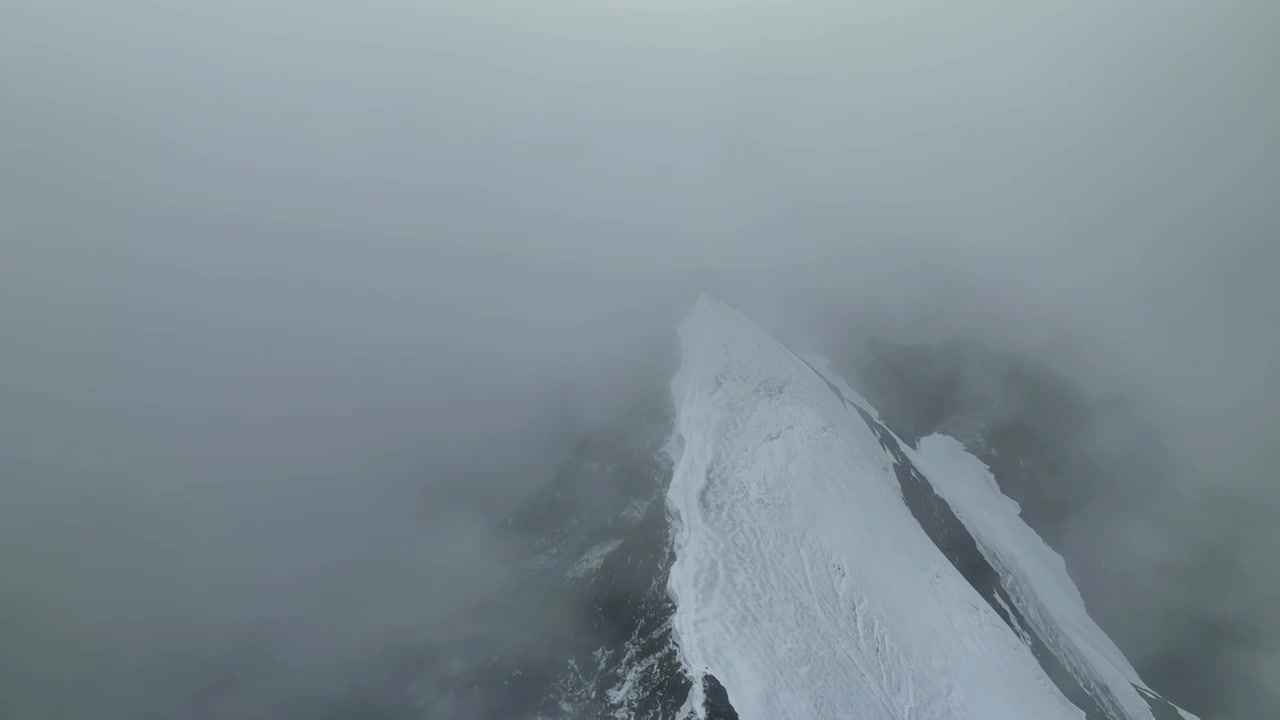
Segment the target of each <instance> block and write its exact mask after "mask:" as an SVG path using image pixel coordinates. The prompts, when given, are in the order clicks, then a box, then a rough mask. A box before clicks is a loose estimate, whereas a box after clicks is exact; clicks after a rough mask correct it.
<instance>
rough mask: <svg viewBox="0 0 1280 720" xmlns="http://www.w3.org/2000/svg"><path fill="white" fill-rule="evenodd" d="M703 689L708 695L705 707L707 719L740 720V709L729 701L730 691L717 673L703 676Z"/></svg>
mask: <svg viewBox="0 0 1280 720" xmlns="http://www.w3.org/2000/svg"><path fill="white" fill-rule="evenodd" d="M702 690H703V693H704V694H705V697H706V700H705V701H704V702H703V707H704V709H705V711H706V715H707V720H738V711H737V710H734V709H733V705H732V704H731V703H730V702H729V692H728V691H727V690H725V689H724V686H723V685H721V684H720V681H719V680H717V679H716V676H715V675H704V676H702Z"/></svg>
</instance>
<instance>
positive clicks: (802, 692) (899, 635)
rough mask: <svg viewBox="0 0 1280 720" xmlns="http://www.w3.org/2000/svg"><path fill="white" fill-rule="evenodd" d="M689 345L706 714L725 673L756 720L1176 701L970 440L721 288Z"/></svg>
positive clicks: (676, 391) (687, 442) (692, 592)
mask: <svg viewBox="0 0 1280 720" xmlns="http://www.w3.org/2000/svg"><path fill="white" fill-rule="evenodd" d="M680 338H681V343H682V346H683V360H682V366H681V369H680V371H679V373H678V374H677V375H676V377H675V378H674V380H673V381H672V393H673V398H674V401H675V405H676V409H677V419H676V428H675V432H676V442H675V443H674V445H675V454H676V456H677V457H676V465H675V470H674V474H673V477H672V480H671V484H670V487H669V488H668V491H667V508H668V512H669V513H670V515H671V519H672V524H673V528H672V536H673V540H672V542H673V545H674V561H673V564H672V566H671V569H670V574H669V579H668V591H669V593H670V595H671V597H672V599H673V600H674V601H675V612H674V616H673V618H672V621H671V627H672V633H673V636H674V639H675V642H676V644H677V646H678V649H679V654H680V658H681V660H682V662H683V663H684V665H685V667H686V669H687V672H689V674H690V675H691V679H692V680H693V682H692V692H691V694H690V697H689V700H688V702H687V703H686V708H687V710H688V711H689V712H691V713H692V714H693V715H694V716H697V717H703V716H705V715H706V707H707V705H706V703H705V702H704V700H705V698H703V697H702V695H703V694H704V692H705V688H708V687H713V688H717V689H719V688H723V692H724V693H727V701H728V703H731V704H732V706H733V710H734V711H736V713H737V715H738V716H739V717H741V718H743V719H744V720H751V719H753V718H797V719H801V718H802V719H805V720H810V719H815V718H849V717H856V718H860V719H863V720H905V719H906V718H914V719H916V720H932V719H937V720H952V719H955V720H964V719H968V718H973V719H975V720H977V719H982V720H994V719H997V718H1009V719H1010V720H1014V719H1017V720H1024V719H1026V718H1036V719H1038V720H1054V719H1056V718H1084V717H1087V718H1089V720H1095V719H1097V720H1104V719H1108V718H1110V719H1114V720H1135V719H1140V720H1151V719H1152V718H1157V719H1159V718H1163V717H1167V716H1168V715H1167V714H1166V712H1175V713H1176V712H1178V711H1176V710H1175V709H1173V708H1172V706H1168V705H1167V703H1164V701H1163V700H1160V699H1159V697H1158V696H1156V695H1154V694H1153V693H1151V694H1150V696H1148V695H1146V693H1150V691H1149V690H1147V689H1146V688H1145V687H1143V688H1142V690H1141V691H1140V690H1138V689H1136V688H1135V687H1134V685H1138V686H1141V681H1140V680H1139V679H1138V678H1137V676H1136V674H1135V673H1134V672H1133V670H1132V668H1131V667H1130V666H1129V665H1128V663H1126V662H1125V661H1124V658H1123V657H1122V656H1120V654H1119V652H1118V651H1116V650H1115V648H1114V646H1113V645H1111V643H1110V642H1109V641H1107V640H1106V638H1105V636H1103V635H1102V633H1101V632H1100V631H1099V630H1098V629H1097V627H1096V626H1095V625H1093V623H1092V622H1090V621H1089V620H1088V616H1087V615H1086V614H1085V613H1084V609H1083V603H1081V602H1080V600H1079V596H1078V594H1077V593H1075V588H1074V586H1072V585H1071V583H1070V580H1069V578H1067V577H1066V575H1065V571H1063V570H1062V568H1061V561H1060V560H1059V559H1057V557H1056V556H1055V555H1053V554H1052V552H1051V551H1049V550H1048V548H1047V547H1045V546H1044V545H1043V543H1041V542H1040V541H1039V538H1038V537H1036V536H1035V535H1034V533H1033V532H1031V530H1030V529H1029V528H1027V527H1026V526H1025V525H1024V524H1022V522H1021V519H1020V518H1019V517H1018V515H1017V512H1016V507H1015V506H1012V505H1011V501H1008V500H1007V499H1005V498H1003V496H1001V495H1000V494H999V491H998V489H996V488H995V486H994V483H993V482H992V481H991V480H990V476H989V475H987V476H985V477H984V476H983V475H982V474H981V472H979V471H980V470H985V468H981V466H980V464H979V465H978V466H977V467H974V466H973V462H976V461H973V460H972V458H970V459H969V460H965V459H964V458H963V457H961V456H960V455H963V450H962V449H958V448H957V447H955V446H952V445H948V444H947V443H946V441H944V440H941V439H937V438H935V439H931V440H930V441H929V442H928V443H926V444H924V445H922V448H921V452H920V453H916V452H915V451H914V450H912V449H911V448H909V447H906V446H904V445H902V444H901V442H900V441H898V440H897V438H896V437H894V436H893V435H892V433H890V432H889V431H888V430H887V429H886V428H885V427H884V426H883V425H882V424H880V423H879V421H878V418H877V417H876V415H875V413H874V410H872V409H871V408H870V406H869V404H867V403H866V401H865V400H864V399H862V398H861V397H860V396H858V395H857V394H856V393H854V392H853V391H852V390H851V389H849V388H848V387H847V386H844V385H843V384H842V383H840V382H839V381H836V380H834V379H829V378H833V377H834V376H832V375H831V374H830V373H829V372H826V373H823V372H820V371H819V369H817V368H820V367H821V366H820V365H819V364H818V363H816V362H814V361H812V360H806V359H803V358H801V357H799V356H797V355H795V354H793V353H791V352H790V351H789V350H788V349H787V348H786V347H784V346H783V345H781V344H780V343H778V342H777V341H776V340H774V339H773V338H771V337H770V336H768V335H767V334H766V333H764V332H763V331H761V330H760V329H759V328H757V327H756V326H755V325H753V324H752V323H751V322H750V321H748V320H747V319H745V318H744V317H742V316H741V315H740V314H738V313H737V312H736V311H734V310H733V309H731V308H729V307H728V306H726V305H724V304H722V303H719V302H717V301H714V300H709V299H705V298H704V299H703V300H700V301H699V303H698V304H697V306H696V307H695V308H694V310H693V311H692V313H691V314H690V316H689V317H688V318H687V319H686V321H685V322H684V323H683V325H682V326H681V329H680ZM815 366H816V367H815ZM966 457H967V456H966ZM944 476H945V477H944ZM1166 706H1167V707H1166ZM1173 717H1176V715H1175V716H1173Z"/></svg>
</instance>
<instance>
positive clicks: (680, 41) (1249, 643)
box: [0, 0, 1280, 719]
mask: <svg viewBox="0 0 1280 720" xmlns="http://www.w3.org/2000/svg"><path fill="white" fill-rule="evenodd" d="M1070 5H1071V6H1070V7H1067V4H1061V3H1059V4H1042V3H1016V2H996V1H994V0H987V1H985V2H978V3H967V4H957V3H947V2H941V1H940V0H937V1H934V0H928V1H926V0H908V1H907V2H901V1H894V2H890V1H889V0H875V1H873V2H860V3H854V2H833V1H830V0H801V1H799V2H781V1H775V0H733V1H731V0H707V1H705V2H677V1H676V0H657V1H649V2H641V1H639V0H591V1H588V0H573V1H559V0H552V1H550V2H536V3H535V2H516V1H515V0H511V1H509V2H492V1H488V0H480V1H477V0H467V1H465V2H464V1H462V0H457V1H453V2H447V1H446V2H433V1H431V0H425V1H422V0H420V1H418V2H411V1H409V0H373V1H370V2H359V3H356V2H339V1H338V0H319V1H318V0H307V1H306V2H302V1H301V0H276V1H274V2H261V1H256V2H248V1H247V0H229V1H225V2H220V3H196V2H186V1H181V2H165V3H157V2H144V1H143V0H101V1H99V2H92V3H51V2H43V1H41V2H36V1H35V0H10V1H9V2H7V3H5V4H4V7H3V8H0V84H2V85H0V158H2V159H3V164H2V165H0V338H2V340H0V342H2V343H3V344H2V345H0V406H2V407H3V412H2V413H0V493H2V498H3V499H2V500H0V575H2V576H3V582H0V629H2V630H3V631H2V632H0V637H3V638H4V639H3V641H0V714H3V715H5V716H11V717H99V718H126V717H128V718H134V717H152V716H155V717H164V716H168V714H169V713H172V712H174V708H183V712H187V713H193V712H194V711H192V710H190V708H192V707H201V706H202V703H201V701H200V698H207V697H213V696H215V695H216V696H218V697H219V698H220V699H219V701H218V702H219V703H221V704H216V705H215V704H212V703H205V704H203V706H204V707H206V708H208V707H216V708H219V709H218V710H216V711H209V713H208V714H209V715H210V717H220V716H225V717H255V716H258V715H263V714H270V713H271V712H273V710H268V709H267V708H277V707H279V703H286V704H288V703H301V705H300V706H301V707H311V706H310V705H306V703H312V702H319V703H322V702H323V701H324V698H326V697H328V696H330V695H333V696H340V695H341V694H342V685H343V683H356V682H359V680H358V675H359V673H358V670H357V669H358V668H360V667H362V666H364V665H365V664H366V660H367V658H369V657H372V656H375V655H376V654H377V653H378V652H380V649H381V648H383V647H385V646H387V645H388V644H391V643H394V642H398V641H404V640H406V639H411V638H413V637H416V636H418V635H419V634H421V635H423V636H426V635H429V634H430V632H431V629H432V628H433V627H434V626H437V625H438V624H441V623H448V622H450V618H453V617H455V616H456V614H457V613H458V612H460V611H461V610H462V609H464V608H465V607H466V606H467V605H468V603H470V602H472V601H473V599H474V598H476V597H479V596H480V595H482V594H483V593H484V592H485V591H486V589H487V588H491V587H492V586H493V583H494V582H495V577H496V575H497V574H498V573H499V572H500V571H499V567H500V564H501V562H500V561H501V557H500V555H501V553H500V551H499V550H498V549H497V548H496V547H494V546H493V545H492V542H491V538H490V536H489V534H488V532H487V530H486V528H487V527H488V526H487V523H488V522H489V520H490V518H492V517H493V516H494V515H496V514H499V513H501V512H502V511H503V510H504V509H505V508H508V507H510V506H511V505H512V504H513V503H514V502H516V501H517V500H518V499H519V498H520V497H521V496H523V495H524V494H525V493H528V492H530V491H532V490H533V489H534V488H536V487H537V486H538V484H539V483H542V482H545V481H546V479H547V478H548V477H549V476H550V473H551V472H552V471H553V470H554V468H555V466H556V464H557V462H558V461H559V460H560V459H561V458H562V457H563V456H564V454H565V453H566V452H567V449H568V448H569V447H570V446H571V444H572V443H573V442H574V441H575V440H576V439H577V438H578V437H579V436H580V434H581V433H582V432H583V431H584V430H585V429H587V428H590V427H592V426H593V424H595V423H599V422H602V421H603V419H605V418H608V417H609V415H610V413H611V412H613V411H614V410H616V408H617V407H618V406H619V405H620V404H622V403H624V402H625V401H626V400H627V399H628V393H629V392H632V391H633V390H634V388H635V387H637V386H638V385H639V384H640V383H639V381H638V380H637V378H638V377H639V376H640V375H643V374H645V373H647V372H649V368H651V367H653V366H654V362H655V358H663V357H665V355H664V354H665V353H667V352H668V350H669V347H668V346H669V343H670V338H671V332H672V328H673V327H674V323H675V322H676V321H677V320H678V318H679V314H680V312H681V309H682V308H683V307H684V306H685V305H687V304H688V302H690V301H691V300H692V298H693V297H694V295H695V293H696V292H698V291H699V290H702V289H711V290H713V291H715V292H719V293H723V294H726V295H729V296H730V297H731V299H732V300H733V301H734V302H735V303H737V304H738V305H739V306H740V307H742V308H743V309H744V310H746V311H747V312H749V313H750V314H753V315H754V316H755V317H757V318H758V319H759V321H760V322H762V323H763V324H765V325H766V326H767V327H770V328H771V329H774V330H775V331H777V332H779V333H780V334H782V335H784V336H786V337H787V338H788V339H794V340H795V341H796V342H799V343H802V344H806V345H808V346H811V347H815V348H821V347H823V346H825V345H828V344H831V343H832V341H833V338H834V337H835V336H838V335H841V334H846V333H850V332H854V329H855V328H856V329H859V330H858V331H859V332H868V333H870V332H874V333H877V334H884V335H887V336H890V337H896V338H900V339H919V338H928V337H944V336H952V335H956V334H960V335H965V334H980V335H982V336H983V337H988V338H992V339H993V340H994V341H996V342H998V343H1002V344H1004V345H1005V346H1007V347H1010V348H1017V349H1018V350H1019V351H1020V352H1028V353H1032V354H1033V355H1035V356H1037V357H1040V358H1042V359H1044V360H1045V361H1047V362H1051V363H1053V364H1054V365H1055V366H1056V367H1059V368H1061V369H1062V370H1063V371H1064V372H1068V373H1070V374H1072V376H1073V377H1075V378H1077V379H1078V380H1079V381H1080V382H1082V383H1084V384H1087V385H1089V386H1090V387H1094V388H1099V389H1101V391H1104V392H1110V391H1112V390H1114V391H1115V392H1123V393H1128V394H1131V395H1132V396H1133V397H1134V398H1135V401H1134V402H1135V403H1137V407H1138V408H1139V410H1140V412H1141V413H1142V414H1143V416H1144V417H1146V418H1148V419H1149V420H1150V421H1151V422H1152V423H1153V424H1154V425H1157V426H1158V427H1159V428H1160V429H1161V431H1162V432H1163V433H1165V435H1166V439H1167V442H1168V445H1169V446H1170V447H1172V448H1173V449H1174V452H1175V453H1176V463H1175V467H1176V468H1177V472H1175V473H1172V474H1171V476H1170V477H1169V478H1168V482H1169V493H1168V496H1167V498H1165V499H1162V500H1161V501H1160V502H1159V504H1158V510H1157V511H1154V514H1153V517H1151V518H1146V519H1145V520H1144V521H1143V522H1144V528H1146V529H1144V534H1143V536H1142V537H1143V542H1154V543H1157V544H1158V545H1160V546H1161V548H1162V549H1163V552H1165V553H1166V554H1167V555H1168V556H1170V557H1173V558H1174V559H1175V560H1174V561H1173V562H1172V563H1171V567H1178V566H1179V565H1178V563H1179V562H1180V559H1182V558H1186V559H1187V560H1186V564H1187V565H1188V566H1190V565H1192V564H1194V563H1199V564H1196V565H1195V566H1196V567H1201V566H1203V562H1202V559H1203V558H1204V557H1206V556H1207V557H1211V558H1214V562H1213V563H1212V564H1213V565H1214V566H1216V567H1217V568H1218V573H1217V576H1215V577H1213V578H1208V579H1204V580H1203V581H1202V582H1195V583H1188V582H1184V580H1185V578H1181V577H1180V576H1176V575H1174V574H1172V573H1171V577H1179V579H1178V580H1176V581H1175V580H1171V581H1170V583H1169V585H1168V587H1165V588H1160V589H1159V592H1158V593H1154V594H1157V595H1161V596H1176V598H1177V599H1176V600H1171V601H1170V602H1172V603H1175V604H1177V605H1178V606H1182V607H1185V606H1187V605H1189V604H1190V605H1198V606H1204V607H1210V608H1213V614H1215V615H1222V616H1228V617H1231V618H1233V619H1234V621H1235V622H1237V623H1238V625H1239V626H1240V627H1244V628H1247V629H1248V630H1247V632H1246V633H1245V634H1246V635H1247V638H1246V639H1245V640H1242V641H1241V642H1236V643H1230V644H1227V645H1226V646H1225V649H1223V648H1218V649H1215V650H1214V651H1213V654H1214V655H1215V656H1213V657H1206V658H1205V659H1204V662H1205V663H1206V664H1207V665H1209V664H1216V665H1219V666H1225V667H1230V668H1231V669H1232V671H1231V673H1228V674H1229V675H1232V676H1235V677H1238V678H1239V679H1240V681H1241V688H1246V687H1251V688H1254V690H1245V689H1240V690H1238V691H1237V690H1236V689H1235V688H1223V689H1222V692H1221V698H1220V700H1219V702H1220V705H1219V707H1217V708H1214V709H1215V711H1216V712H1217V713H1218V714H1217V715H1216V717H1228V718H1241V719H1246V718H1259V717H1266V716H1272V715H1275V714H1276V713H1277V712H1280V710H1277V707H1280V706H1277V705H1271V706H1268V705H1265V703H1268V702H1272V703H1274V702H1275V701H1276V698H1275V697H1274V696H1272V697H1271V698H1269V699H1268V698H1266V697H1265V696H1264V694H1265V689H1266V688H1268V687H1270V688H1275V687H1280V651H1278V648H1280V631H1277V630H1276V628H1277V627H1280V622H1278V621H1280V618H1278V617H1277V615H1276V610H1275V608H1274V607H1273V606H1272V605H1273V604H1274V598H1275V597H1280V586H1278V585H1280V580H1278V579H1277V578H1278V575H1280V568H1278V563H1277V560H1276V557H1277V551H1278V550H1280V530H1277V528H1278V527H1280V525H1278V524H1277V523H1276V522H1275V521H1274V517H1275V514H1276V512H1277V511H1280V485H1277V483H1276V479H1275V474H1274V473H1275V470H1274V468H1276V467H1277V465H1278V464H1280V451H1277V449H1276V448H1277V445H1276V443H1277V441H1278V440H1280V438H1277V434H1276V433H1277V428H1280V382H1278V381H1277V380H1276V375H1277V371H1278V370H1280V367H1277V365H1278V364H1280V362H1278V361H1277V358H1280V321H1278V320H1277V318H1280V293H1278V292H1277V290H1276V288H1275V284H1274V283H1275V276H1276V274H1277V272H1278V271H1280V238H1278V237H1277V233H1278V231H1280V210H1277V208H1280V197H1277V194H1278V192H1277V188H1280V90H1277V85H1276V82H1275V69H1276V68H1277V67H1280V52H1278V51H1277V50H1276V48H1277V47H1280V45H1277V44H1276V42H1275V41H1276V39H1277V37H1280V34H1278V33H1280V22H1278V20H1280V18H1278V11H1277V10H1276V9H1275V7H1274V6H1273V4H1271V3H1265V2H1259V3H1256V4H1250V3H1243V2H1241V3H1232V2H1225V3H1202V2H1190V1H1186V2H1183V1H1182V0H1174V1H1171V2H1163V3H1142V4H1133V5H1125V4H1119V5H1116V4H1106V3H1084V4H1081V3H1075V4H1070ZM646 381H647V378H646ZM1109 522H1113V523H1114V519H1111V520H1109ZM1148 530H1150V531H1151V532H1155V533H1156V534H1155V536H1154V538H1155V539H1152V536H1151V532H1148ZM1081 531H1082V532H1090V531H1091V529H1090V528H1082V529H1081ZM1193 559H1194V563H1193ZM1152 594H1153V591H1152V590H1151V589H1147V592H1146V596H1147V597H1149V596H1151V595H1152ZM1122 596H1123V597H1135V598H1136V597H1143V594H1142V593H1136V592H1132V591H1129V592H1125V593H1124V594H1123V595H1122ZM1152 612H1153V611H1149V610H1147V609H1146V608H1143V607H1133V608H1132V613H1133V616H1134V618H1135V620H1136V619H1138V618H1149V617H1150V615H1151V613H1152ZM1156 614H1157V615H1158V613H1156ZM1154 627H1155V629H1154V630H1152V631H1151V632H1148V633H1147V640H1145V641H1144V644H1148V645H1149V646H1150V647H1149V648H1145V649H1144V650H1143V652H1151V653H1158V652H1160V651H1161V647H1160V645H1161V642H1162V637H1163V635H1162V633H1161V632H1160V631H1159V625H1158V623H1157V624H1156V625H1155V626H1154ZM353 678H356V679H353ZM227 688H234V691H229V690H227ZM1257 688H1262V690H1261V691H1259V690H1257ZM1169 690H1170V691H1171V692H1172V691H1173V690H1174V689H1169ZM226 695H232V696H234V697H233V698H232V699H231V700H227V699H225V697H224V696H226ZM1173 697H1174V698H1175V699H1176V693H1174V694H1173ZM291 706H292V705H291ZM1268 708H1270V709H1268ZM320 712H321V711H319V710H316V711H315V713H314V714H315V715H318V714H319V713H320ZM148 713H150V715H149V714H148ZM219 713H223V714H221V715H219ZM186 716H188V717H195V716H196V715H194V714H188V715H186Z"/></svg>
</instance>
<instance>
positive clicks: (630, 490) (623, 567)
mask: <svg viewBox="0 0 1280 720" xmlns="http://www.w3.org/2000/svg"><path fill="white" fill-rule="evenodd" d="M670 426H671V414H670V410H669V406H668V403H667V402H666V400H665V398H663V399H662V400H661V401H659V400H655V401H653V402H651V403H648V404H646V405H643V406H641V407H639V408H637V409H635V411H634V412H632V413H630V414H628V416H627V417H626V418H625V419H624V420H623V421H622V422H620V423H618V424H617V425H616V426H615V427H612V428H610V429H608V430H606V431H603V432H601V433H599V434H598V435H596V436H593V437H591V438H589V439H587V440H585V441H584V442H583V443H581V444H580V446H579V447H578V450H577V452H576V454H575V456H574V457H573V459H572V460H571V461H570V462H569V463H568V464H566V466H565V467H564V468H563V469H562V470H561V472H560V473H559V474H558V475H557V477H556V478H555V480H554V481H553V482H552V483H551V484H550V485H549V486H548V487H546V488H545V489H543V490H542V491H540V492H538V493H537V494H535V495H534V496H533V497H532V498H530V499H529V501H528V502H526V503H525V504H524V506H523V507H521V508H520V509H519V510H518V511H517V512H515V513H514V514H513V515H511V516H510V517H509V518H508V519H507V520H506V522H505V525H506V530H507V532H509V533H510V537H511V539H512V541H513V542H514V543H516V544H517V545H519V546H522V547H524V548H526V549H527V551H526V554H525V557H524V558H523V559H522V560H521V561H520V562H519V567H518V573H519V575H520V576H521V579H520V580H519V581H518V582H516V583H515V584H514V585H513V587H512V589H511V593H510V597H509V598H508V599H507V601H506V602H501V603H498V604H497V605H496V606H495V607H492V608H488V609H486V610H485V611H483V612H481V613H478V614H479V615H480V616H482V617H483V618H485V620H486V623H487V626H486V627H484V629H483V630H482V631H480V632H477V633H474V634H471V635H469V636H467V637H466V638H463V639H460V640H459V642H458V643H456V644H455V645H454V646H453V647H450V648H438V649H437V651H438V654H439V656H440V657H442V658H449V661H448V662H440V663H437V667H436V668H435V672H434V673H433V677H432V681H431V683H430V687H428V688H424V690H425V692H424V693H423V694H424V696H425V697H426V698H427V702H426V704H425V705H426V707H425V710H426V713H425V715H426V716H427V717H460V718H467V719H468V720H470V719H471V718H475V719H477V720H480V719H485V720H488V719H490V718H491V719H492V720H519V719H522V718H528V719H533V718H584V719H586V718H592V719H595V718H606V717H623V718H628V719H629V718H635V719H636V720H660V719H669V718H676V717H677V716H678V714H679V711H680V710H681V708H682V707H683V705H684V704H685V702H686V701H687V699H688V697H689V692H690V689H691V688H692V682H691V680H690V679H689V678H688V677H687V676H686V675H685V673H684V672H683V670H682V668H681V666H680V663H679V661H678V658H677V654H676V648H675V646H674V644H673V642H672V638H671V617H672V615H673V613H674V610H675V608H674V605H673V603H672V602H671V600H670V598H668V597H667V592H666V586H667V577H668V572H669V570H670V567H671V561H672V557H671V549H670V548H671V543H670V537H669V527H668V522H667V515H666V506H665V502H664V494H665V491H666V488H667V485H668V484H669V483H670V479H671V470H672V468H671V464H670V461H669V460H668V459H667V457H666V455H665V453H664V452H663V449H662V445H663V443H664V442H665V440H666V438H667V436H668V433H669V429H670Z"/></svg>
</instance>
